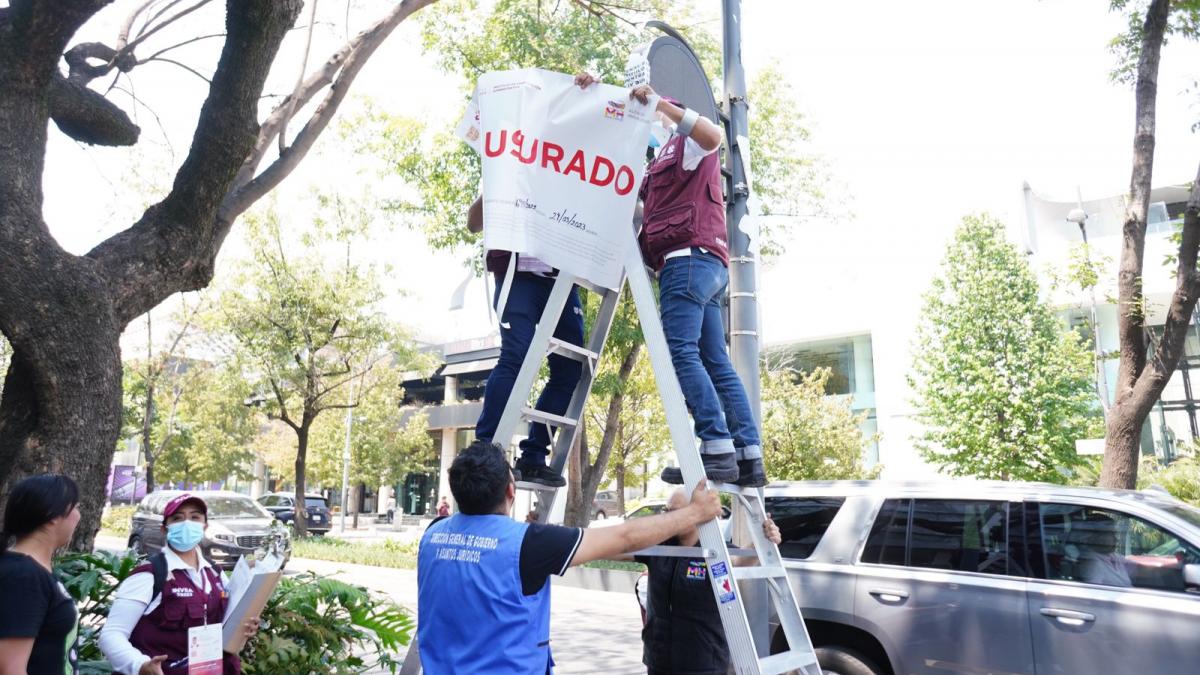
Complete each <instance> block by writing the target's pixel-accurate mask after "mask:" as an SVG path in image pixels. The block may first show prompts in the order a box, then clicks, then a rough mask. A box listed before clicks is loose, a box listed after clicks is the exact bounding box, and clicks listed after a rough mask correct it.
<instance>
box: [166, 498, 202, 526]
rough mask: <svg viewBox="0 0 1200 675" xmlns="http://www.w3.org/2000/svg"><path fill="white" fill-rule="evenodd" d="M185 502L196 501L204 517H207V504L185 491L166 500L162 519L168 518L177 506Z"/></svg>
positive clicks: (176, 509) (177, 508)
mask: <svg viewBox="0 0 1200 675" xmlns="http://www.w3.org/2000/svg"><path fill="white" fill-rule="evenodd" d="M187 502H196V504H198V505H199V506H200V510H201V511H203V512H204V515H205V517H208V504H205V503H204V500H203V499H201V498H199V497H197V496H196V495H194V494H192V493H190V492H185V493H183V494H181V495H179V496H178V497H175V498H174V499H172V500H171V501H169V502H167V505H166V506H164V507H163V520H166V519H167V518H170V517H171V515H172V514H174V513H175V512H176V511H178V510H179V507H181V506H183V505H184V504H186V503H187Z"/></svg>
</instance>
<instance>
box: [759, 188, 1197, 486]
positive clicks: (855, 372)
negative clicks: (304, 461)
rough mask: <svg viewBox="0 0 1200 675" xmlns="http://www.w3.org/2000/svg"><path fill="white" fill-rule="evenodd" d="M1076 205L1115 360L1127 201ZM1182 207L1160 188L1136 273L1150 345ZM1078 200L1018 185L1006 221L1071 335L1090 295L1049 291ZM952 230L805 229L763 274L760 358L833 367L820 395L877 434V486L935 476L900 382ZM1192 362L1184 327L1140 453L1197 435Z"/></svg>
mask: <svg viewBox="0 0 1200 675" xmlns="http://www.w3.org/2000/svg"><path fill="white" fill-rule="evenodd" d="M1084 196H1085V197H1086V198H1085V199H1084V200H1083V201H1082V209H1083V212H1084V213H1085V214H1086V215H1087V219H1086V221H1085V225H1086V228H1087V234H1088V238H1089V241H1090V243H1091V246H1090V251H1091V255H1092V256H1094V258H1095V259H1096V260H1103V261H1104V263H1105V264H1104V271H1103V273H1102V275H1101V276H1102V280H1101V285H1100V287H1099V288H1098V289H1097V291H1096V297H1097V308H1096V310H1097V315H1098V320H1097V324H1098V326H1099V335H1100V345H1101V349H1102V350H1103V351H1105V352H1108V353H1114V354H1115V352H1116V350H1117V328H1116V317H1117V308H1116V306H1115V304H1113V303H1112V302H1110V300H1111V299H1112V298H1115V296H1116V288H1115V283H1116V269H1117V261H1118V259H1119V257H1120V244H1121V237H1120V232H1121V225H1122V222H1123V220H1124V212H1125V207H1124V197H1123V196H1122V195H1119V194H1118V195H1108V196H1102V197H1088V196H1087V195H1084ZM1187 197H1188V191H1187V188H1186V187H1185V186H1166V187H1161V188H1158V189H1156V190H1154V191H1153V194H1152V198H1151V201H1152V202H1153V203H1152V206H1151V209H1150V218H1149V226H1148V230H1149V231H1148V235H1147V238H1146V265H1145V290H1146V294H1147V297H1148V299H1149V301H1150V314H1149V321H1148V325H1149V326H1150V329H1149V330H1148V331H1147V333H1148V336H1147V337H1148V339H1155V335H1156V331H1159V332H1160V331H1161V326H1162V323H1163V317H1164V315H1165V311H1166V306H1167V303H1168V302H1169V299H1170V294H1171V292H1172V290H1173V288H1174V286H1173V276H1174V268H1173V267H1168V266H1165V265H1164V260H1166V258H1167V256H1168V255H1169V254H1170V253H1171V248H1172V244H1171V241H1170V238H1171V233H1172V232H1174V230H1175V229H1176V228H1177V226H1178V225H1179V224H1180V223H1181V222H1182V214H1183V210H1184V207H1185V205H1186V201H1187ZM1077 201H1078V199H1077V197H1076V195H1075V194H1071V195H1066V196H1061V195H1050V194H1040V193H1039V192H1038V191H1037V190H1036V188H1031V187H1029V186H1025V187H1024V189H1023V190H1022V191H1021V193H1020V201H1019V203H1018V204H1015V205H1014V208H1013V210H1012V212H1010V213H1009V214H1007V215H1006V217H1005V218H1004V219H1005V220H1006V224H1007V225H1008V227H1009V234H1010V237H1011V239H1012V241H1013V242H1014V244H1016V245H1018V246H1019V247H1020V248H1021V249H1022V250H1024V251H1025V252H1026V253H1027V254H1028V255H1029V260H1030V264H1031V265H1032V266H1033V268H1034V270H1035V271H1036V272H1037V274H1038V276H1039V279H1040V280H1041V281H1042V285H1043V289H1044V291H1045V293H1046V296H1047V299H1048V300H1049V301H1050V302H1051V303H1053V305H1054V306H1055V307H1057V308H1058V309H1060V310H1061V312H1062V314H1063V317H1064V319H1065V320H1066V321H1068V322H1069V323H1070V325H1072V326H1075V327H1077V328H1078V329H1080V330H1081V331H1083V332H1084V333H1085V334H1087V333H1088V330H1089V329H1088V326H1090V320H1089V318H1088V317H1089V316H1090V311H1091V304H1090V294H1086V293H1084V292H1082V291H1081V290H1080V289H1078V288H1075V289H1071V288H1069V287H1065V286H1060V287H1059V288H1057V289H1053V288H1052V283H1051V282H1052V278H1053V276H1054V274H1055V273H1057V274H1060V275H1062V274H1064V273H1065V271H1066V267H1067V265H1068V263H1069V261H1070V258H1071V255H1072V252H1073V250H1075V249H1076V248H1077V247H1079V245H1080V244H1081V242H1082V239H1081V233H1080V229H1079V226H1078V225H1077V224H1076V223H1075V222H1071V221H1068V220H1067V216H1068V215H1069V214H1070V212H1071V211H1072V210H1073V209H1076V208H1079V204H1078V203H1077ZM1014 213H1015V214H1017V215H1016V216H1015V217H1014V216H1013V214H1014ZM997 215H1000V214H997ZM953 225H954V224H953V223H951V224H948V225H947V226H946V227H942V228H933V227H931V228H929V229H928V230H926V231H922V232H888V231H886V228H880V227H879V226H878V225H877V224H876V225H873V226H868V225H864V224H862V223H850V224H845V225H839V226H836V227H833V226H829V225H827V224H822V225H811V226H805V227H804V229H803V231H802V232H800V233H799V234H800V236H799V237H798V238H797V241H796V242H795V243H792V244H790V245H789V246H788V247H787V251H786V252H785V253H784V254H782V255H781V256H779V257H778V258H777V259H776V260H774V261H772V262H771V263H770V264H768V265H767V267H766V269H765V270H764V272H763V274H762V283H761V297H762V323H763V335H764V340H765V345H766V348H767V349H768V350H770V351H778V350H785V351H787V352H789V353H790V354H792V355H793V356H794V360H795V361H796V362H797V363H799V364H801V365H802V366H808V367H816V366H825V367H829V368H831V369H832V371H833V378H832V380H831V382H830V385H829V389H830V392H829V393H830V394H831V395H841V396H847V397H849V399H850V401H851V405H852V407H853V408H854V409H855V410H856V411H862V412H866V413H867V414H868V419H867V423H866V424H865V425H864V431H865V432H868V433H878V434H879V435H880V439H879V441H878V443H877V444H875V445H873V446H872V447H870V448H868V450H867V453H866V457H865V459H866V461H867V462H868V463H869V464H874V463H875V462H879V463H881V464H882V471H883V476H884V477H886V478H894V479H905V478H928V477H932V476H934V475H936V469H935V468H934V467H932V466H931V465H929V464H927V463H925V462H924V461H923V460H922V459H921V458H920V455H919V454H918V453H917V452H916V451H915V449H914V447H913V441H912V439H913V437H914V436H916V435H918V434H919V433H920V425H919V424H918V422H917V421H916V419H915V412H916V411H915V409H914V404H913V398H914V394H913V392H912V390H911V388H910V387H909V386H908V383H907V379H906V378H907V375H908V374H909V372H910V369H911V365H912V351H911V350H912V346H913V340H914V337H915V328H916V325H917V322H918V320H919V316H920V310H921V305H922V295H923V294H924V292H925V291H926V289H927V288H928V287H929V283H930V281H931V279H932V278H933V276H934V274H936V272H937V270H938V268H939V265H940V264H941V260H942V256H943V255H944V252H945V247H946V244H947V243H948V240H949V237H950V235H951V233H952V231H953V227H952V226H953ZM881 232H882V233H881ZM1198 363H1200V339H1198V337H1197V334H1196V328H1195V327H1193V329H1192V331H1191V333H1190V334H1189V337H1188V340H1187V347H1186V356H1185V359H1184V362H1183V363H1181V364H1180V369H1179V371H1178V372H1177V373H1176V375H1175V376H1174V377H1173V378H1172V380H1171V382H1170V384H1169V385H1168V387H1167V389H1166V391H1164V393H1163V396H1162V400H1161V401H1160V403H1159V405H1158V406H1156V408H1155V411H1154V413H1153V414H1152V415H1151V419H1150V420H1149V423H1148V424H1147V426H1146V430H1145V432H1144V435H1143V451H1144V452H1146V453H1156V454H1159V455H1162V456H1167V457H1169V456H1171V455H1172V454H1173V453H1174V452H1175V447H1176V446H1177V445H1178V443H1180V442H1183V441H1187V440H1190V439H1192V438H1194V437H1196V436H1197V435H1200V429H1198V427H1197V417H1196V409H1197V398H1198V397H1197V394H1196V393H1195V392H1194V388H1193V383H1192V378H1191V376H1190V373H1189V371H1190V369H1191V368H1194V367H1195V366H1196V364H1198ZM1116 366H1117V362H1116V359H1115V358H1113V359H1110V360H1108V361H1107V363H1106V372H1107V380H1108V387H1109V390H1110V394H1111V391H1112V389H1113V387H1115V383H1116ZM1196 384H1197V385H1198V386H1200V382H1197V383H1196ZM1083 447H1085V448H1086V447H1089V446H1088V445H1087V444H1084V446H1083ZM1090 447H1091V448H1095V447H1096V445H1095V444H1093V445H1091V446H1090ZM1101 447H1102V446H1101Z"/></svg>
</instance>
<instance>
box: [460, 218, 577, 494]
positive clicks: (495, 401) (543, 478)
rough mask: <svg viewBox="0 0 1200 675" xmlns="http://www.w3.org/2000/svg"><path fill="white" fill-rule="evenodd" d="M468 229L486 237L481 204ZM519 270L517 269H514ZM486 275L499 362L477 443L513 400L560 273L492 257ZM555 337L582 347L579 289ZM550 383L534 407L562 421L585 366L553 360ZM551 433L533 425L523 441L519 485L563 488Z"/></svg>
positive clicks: (531, 262)
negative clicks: (553, 462)
mask: <svg viewBox="0 0 1200 675" xmlns="http://www.w3.org/2000/svg"><path fill="white" fill-rule="evenodd" d="M467 229H468V230H470V231H471V232H482V231H483V198H482V197H479V198H477V199H476V200H475V203H473V204H471V208H470V210H469V211H468V212H467ZM514 264H515V267H514ZM487 269H488V271H489V272H491V273H493V274H495V275H496V297H495V300H494V302H495V305H496V312H497V314H498V318H499V321H500V358H499V360H498V361H497V362H496V366H495V367H494V368H492V372H491V374H490V375H488V379H487V386H486V387H485V388H484V391H483V412H481V413H480V414H479V420H478V421H477V422H476V423H475V437H476V438H478V439H481V440H485V441H491V440H492V437H493V436H495V435H496V427H497V426H498V425H499V424H500V416H501V415H503V414H504V404H505V403H506V402H508V398H509V396H510V395H511V394H512V390H513V383H514V382H515V381H516V379H517V373H518V372H520V370H521V362H522V361H524V360H525V352H527V351H529V343H530V342H531V341H532V340H533V332H534V330H535V329H536V328H537V322H538V319H540V318H541V316H542V312H543V311H544V310H545V308H546V300H547V298H549V297H550V290H551V289H552V288H553V287H554V277H555V274H556V271H555V270H554V269H553V268H551V267H550V266H549V265H547V264H546V263H544V262H542V261H541V260H538V259H537V258H534V257H533V256H528V255H524V254H517V253H509V252H508V251H488V252H487ZM554 337H556V338H558V339H559V340H563V341H564V342H569V343H571V344H573V345H576V346H581V345H583V308H582V306H581V305H580V304H579V289H578V288H572V289H571V295H570V297H568V298H567V305H566V307H564V308H563V313H562V316H560V317H559V319H558V326H557V327H556V328H555V330H554ZM547 361H549V364H550V379H549V380H548V381H547V382H546V386H545V387H544V388H543V389H542V393H541V395H540V396H538V400H537V405H536V406H535V407H536V408H537V409H538V410H541V411H542V412H547V413H550V414H552V415H562V414H563V413H564V412H566V410H567V405H568V404H570V402H571V394H572V393H574V391H575V385H576V384H578V383H579V378H580V376H581V375H582V374H583V364H581V363H580V362H579V361H576V360H574V359H569V358H567V357H565V356H561V355H559V354H551V355H550V356H549V357H548V358H547ZM550 441H551V438H550V430H549V429H548V428H547V426H546V425H545V424H540V423H537V422H530V424H529V436H528V437H527V438H526V439H525V440H523V441H521V456H520V457H519V458H518V459H517V461H516V471H517V473H518V474H519V476H518V479H519V480H523V481H527V482H530V483H539V484H541V485H546V486H549V487H562V486H564V485H566V484H567V481H566V479H564V478H563V477H562V476H561V475H559V474H557V473H555V472H554V471H553V470H552V469H551V468H550V467H549V466H547V464H546V458H547V457H548V456H549V455H550Z"/></svg>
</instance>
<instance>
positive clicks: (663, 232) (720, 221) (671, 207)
mask: <svg viewBox="0 0 1200 675" xmlns="http://www.w3.org/2000/svg"><path fill="white" fill-rule="evenodd" d="M684 142H685V137H684V136H681V135H679V134H676V135H675V136H672V137H671V140H669V141H667V144H666V145H665V146H663V149H662V151H660V152H659V153H658V156H657V157H655V158H654V161H653V162H651V163H650V167H649V168H648V169H647V170H646V178H645V180H643V181H642V189H641V193H640V196H641V198H642V202H643V207H642V208H643V211H642V213H643V214H645V215H644V216H643V217H642V233H641V234H640V235H639V236H638V243H640V244H641V247H642V258H643V259H645V261H646V264H648V265H650V267H652V268H654V269H655V270H660V269H662V266H663V255H665V254H667V253H670V252H671V251H677V250H679V249H682V248H690V247H693V246H702V247H704V248H705V249H707V250H708V251H709V252H710V253H712V254H713V255H715V256H717V257H718V258H720V259H721V262H723V263H725V265H726V266H728V265H729V245H728V244H727V243H726V237H727V236H728V234H727V233H726V231H725V198H724V196H723V194H722V191H721V165H720V161H719V158H718V153H715V152H714V153H710V154H708V155H706V156H705V157H704V159H702V160H700V165H699V166H697V167H696V168H695V169H694V170H692V171H685V170H684V169H683V144H684Z"/></svg>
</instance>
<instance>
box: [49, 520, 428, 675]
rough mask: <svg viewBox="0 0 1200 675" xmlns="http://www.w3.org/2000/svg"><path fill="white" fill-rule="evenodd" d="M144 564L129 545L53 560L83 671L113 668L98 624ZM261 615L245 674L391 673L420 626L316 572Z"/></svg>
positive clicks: (292, 583)
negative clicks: (71, 612)
mask: <svg viewBox="0 0 1200 675" xmlns="http://www.w3.org/2000/svg"><path fill="white" fill-rule="evenodd" d="M347 546H348V545H347ZM414 546H415V544H414ZM139 562H140V560H139V559H138V556H137V555H136V554H134V553H133V552H132V551H126V552H124V553H110V552H106V551H97V552H95V553H71V554H68V555H64V556H62V557H61V558H59V559H57V560H56V561H55V574H56V576H57V577H58V578H59V580H60V581H62V583H63V586H64V587H66V589H67V592H68V593H69V594H70V595H71V597H72V598H73V599H74V600H75V604H76V606H77V607H78V608H79V645H78V647H79V669H80V673H82V674H83V675H98V674H100V673H111V672H112V666H110V665H109V664H108V662H107V661H105V660H104V655H103V654H102V653H101V652H100V645H99V637H100V629H101V628H102V627H103V625H104V621H105V620H106V619H107V618H108V610H109V608H110V607H112V601H113V598H114V596H115V593H116V590H117V586H119V585H120V583H121V582H122V581H124V580H125V578H126V577H128V576H129V575H130V574H132V573H133V570H134V569H135V568H136V567H137V566H138V564H139ZM261 618H262V627H261V629H260V630H259V632H258V634H257V635H256V636H255V637H253V638H252V639H251V640H250V641H249V642H247V643H246V648H245V649H244V650H243V651H242V667H243V670H244V672H245V673H246V674H247V675H294V674H295V673H330V674H331V675H358V674H360V673H366V672H378V671H379V670H381V669H382V670H386V671H388V672H393V673H394V672H396V671H397V670H398V668H399V666H400V663H399V661H397V654H396V652H397V651H398V650H399V649H400V648H401V647H403V646H405V645H407V644H408V643H409V641H410V640H411V637H412V631H413V627H414V625H415V624H414V622H413V619H412V617H411V616H410V615H409V613H408V611H407V610H405V609H404V608H403V607H401V606H399V605H397V604H396V603H394V602H392V601H390V600H386V599H380V598H379V597H377V596H374V595H372V594H371V593H370V592H368V591H367V590H366V589H365V588H361V587H359V586H353V585H350V584H347V583H345V582H341V581H337V580H334V579H325V578H321V577H317V576H314V575H312V574H301V575H298V576H295V577H287V578H284V579H282V580H281V581H280V583H279V587H278V588H277V589H276V591H275V593H274V595H272V596H271V599H270V600H269V601H267V606H266V607H265V608H264V609H263V613H262V617H261Z"/></svg>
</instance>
